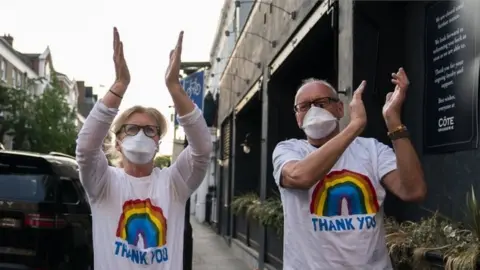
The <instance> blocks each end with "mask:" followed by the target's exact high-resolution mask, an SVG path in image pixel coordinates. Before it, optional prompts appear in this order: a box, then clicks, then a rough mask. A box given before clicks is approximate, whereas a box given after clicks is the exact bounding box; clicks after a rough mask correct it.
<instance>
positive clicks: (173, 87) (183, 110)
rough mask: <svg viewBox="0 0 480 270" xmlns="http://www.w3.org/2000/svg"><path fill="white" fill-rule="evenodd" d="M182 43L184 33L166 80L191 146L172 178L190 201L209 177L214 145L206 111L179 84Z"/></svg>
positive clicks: (182, 155) (173, 169)
mask: <svg viewBox="0 0 480 270" xmlns="http://www.w3.org/2000/svg"><path fill="white" fill-rule="evenodd" d="M182 41H183V32H181V33H180V35H179V37H178V42H177V46H176V47H175V50H173V51H172V52H171V53H170V64H169V67H168V69H167V73H166V76H165V81H166V84H167V88H168V91H169V92H170V95H171V96H172V100H173V103H174V105H175V110H176V111H177V112H178V116H179V117H178V122H179V124H180V125H181V126H183V128H184V131H185V134H186V135H187V140H188V143H189V146H188V147H187V148H186V149H185V150H183V152H182V153H181V154H180V156H179V157H178V158H177V160H176V161H175V163H174V164H173V165H172V167H171V171H172V178H173V179H174V185H176V186H180V187H186V189H185V190H186V192H182V197H183V198H188V197H189V196H190V194H191V193H192V192H193V191H195V190H196V189H197V187H198V186H199V185H200V183H201V182H202V181H203V178H204V177H205V173H206V171H207V168H208V163H209V156H210V152H211V151H212V148H213V146H212V141H211V138H210V133H209V131H208V127H207V123H206V122H205V119H204V118H203V115H202V112H201V111H200V109H199V108H197V107H196V106H195V104H193V102H192V101H191V100H190V98H189V97H188V95H187V94H186V93H185V91H184V89H183V88H182V86H181V84H180V82H179V72H180V62H181V60H180V57H181V53H182ZM183 183H184V184H183ZM182 184H183V185H182Z"/></svg>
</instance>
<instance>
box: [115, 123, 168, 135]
mask: <svg viewBox="0 0 480 270" xmlns="http://www.w3.org/2000/svg"><path fill="white" fill-rule="evenodd" d="M122 130H123V132H125V134H127V135H128V136H135V135H137V134H138V132H139V131H140V130H143V133H144V134H145V135H146V136H147V137H150V138H153V137H155V135H160V128H159V127H157V126H150V125H146V126H140V125H135V124H125V125H123V126H122Z"/></svg>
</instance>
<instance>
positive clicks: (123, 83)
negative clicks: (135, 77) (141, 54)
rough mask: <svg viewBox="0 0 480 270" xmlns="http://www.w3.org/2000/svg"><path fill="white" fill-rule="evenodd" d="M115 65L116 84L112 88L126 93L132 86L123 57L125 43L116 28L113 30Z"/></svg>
mask: <svg viewBox="0 0 480 270" xmlns="http://www.w3.org/2000/svg"><path fill="white" fill-rule="evenodd" d="M113 63H114V64H115V83H114V86H113V87H112V88H113V89H115V90H117V91H122V92H124V91H125V90H127V87H128V85H129V84H130V71H129V70H128V66H127V62H126V61H125V56H124V55H123V42H122V41H121V39H120V34H119V33H118V29H117V28H116V27H114V28H113Z"/></svg>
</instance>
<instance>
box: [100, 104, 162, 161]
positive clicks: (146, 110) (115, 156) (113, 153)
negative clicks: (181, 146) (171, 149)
mask: <svg viewBox="0 0 480 270" xmlns="http://www.w3.org/2000/svg"><path fill="white" fill-rule="evenodd" d="M135 113H141V114H146V115H148V116H150V117H151V118H153V119H154V120H155V122H156V125H157V127H158V128H159V131H160V134H159V135H160V139H161V138H163V136H165V134H166V133H167V128H168V125H167V119H166V118H165V116H164V115H163V114H162V113H161V112H159V111H158V110H157V109H155V108H152V107H143V106H140V105H137V106H133V107H131V108H129V109H127V110H125V111H123V112H122V113H121V114H120V115H119V116H118V117H117V118H116V119H115V121H114V122H113V124H112V129H111V130H112V132H113V136H114V138H112V140H111V144H110V147H109V149H108V151H107V155H108V156H109V158H110V160H111V161H112V163H113V165H115V166H117V167H123V166H122V154H121V153H120V152H119V151H117V147H116V146H117V140H116V138H117V136H118V135H119V134H120V133H121V131H122V127H123V125H124V124H125V122H126V121H127V120H128V119H129V118H130V116H132V115H133V114H135Z"/></svg>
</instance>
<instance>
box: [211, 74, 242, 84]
mask: <svg viewBox="0 0 480 270" xmlns="http://www.w3.org/2000/svg"><path fill="white" fill-rule="evenodd" d="M215 75H220V76H221V75H228V76H233V77H237V78H239V79H240V80H243V81H244V82H245V83H246V84H250V80H249V79H245V78H242V77H240V76H238V75H237V74H235V73H228V72H223V73H221V74H215V73H212V74H210V77H212V78H213V77H215Z"/></svg>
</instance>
